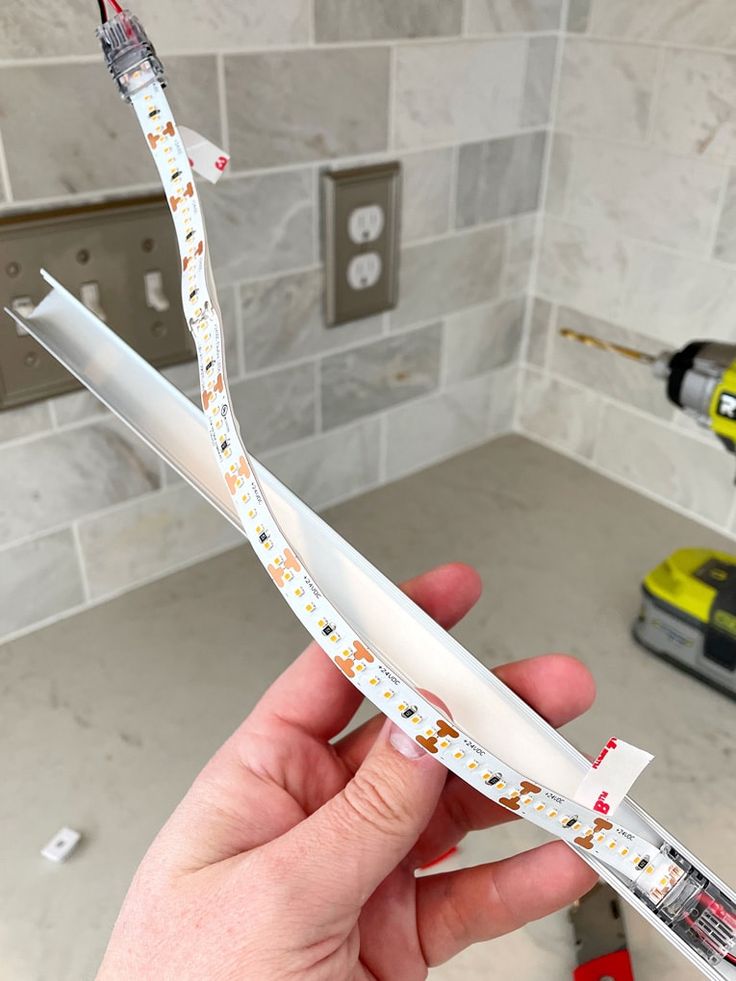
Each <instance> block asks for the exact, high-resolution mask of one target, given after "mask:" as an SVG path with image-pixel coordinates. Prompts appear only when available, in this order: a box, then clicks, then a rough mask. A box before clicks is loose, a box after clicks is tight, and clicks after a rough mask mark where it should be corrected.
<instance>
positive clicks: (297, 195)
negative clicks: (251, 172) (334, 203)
mask: <svg viewBox="0 0 736 981" xmlns="http://www.w3.org/2000/svg"><path fill="white" fill-rule="evenodd" d="M200 194H201V195H202V204H203V207H204V211H205V215H206V217H207V232H208V235H209V240H210V251H211V254H212V262H213V265H214V269H215V274H216V276H217V280H218V282H220V283H223V284H227V283H234V282H237V281H238V280H241V279H252V278H255V277H257V276H268V275H273V274H274V273H277V272H282V271H284V270H287V269H295V268H298V267H301V266H311V265H313V264H314V261H315V256H314V250H315V241H314V224H313V222H314V220H315V216H314V174H313V172H312V170H311V169H304V170H296V171H284V172H281V173H267V174H261V175H258V176H255V177H243V178H235V179H234V180H225V181H222V182H221V183H220V184H218V185H217V187H210V186H208V185H204V184H203V185H201V187H200Z"/></svg>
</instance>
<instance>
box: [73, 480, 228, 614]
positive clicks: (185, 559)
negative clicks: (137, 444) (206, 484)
mask: <svg viewBox="0 0 736 981" xmlns="http://www.w3.org/2000/svg"><path fill="white" fill-rule="evenodd" d="M79 540H80V543H81V546H82V554H83V556H84V564H85V568H86V570H87V578H88V582H89V587H90V594H91V596H92V599H98V598H99V597H101V596H106V595H109V594H110V593H113V592H118V591H119V590H121V589H126V588H130V587H132V586H133V585H136V584H138V583H140V582H141V581H142V580H145V579H151V578H154V577H157V576H163V575H165V574H166V573H167V572H170V571H171V570H172V569H174V568H176V567H178V566H182V565H184V564H186V563H190V562H195V561H197V560H198V559H201V558H203V557H204V556H205V555H209V554H213V553H215V552H219V551H223V550H225V549H226V548H231V547H232V546H234V545H237V544H239V543H241V542H242V543H245V539H244V538H243V536H242V535H241V534H240V533H239V532H238V531H237V530H236V529H235V528H233V526H232V525H231V524H230V522H229V521H227V520H226V519H225V518H223V517H222V515H221V514H220V513H219V512H218V511H215V509H214V508H213V507H212V505H211V504H210V503H209V502H208V501H205V499H204V498H203V497H202V496H201V495H200V494H198V493H197V492H196V491H195V490H194V489H193V488H192V487H190V486H189V485H188V484H177V485H176V486H174V487H171V488H167V489H166V490H164V491H162V492H161V493H159V494H148V495H146V497H142V498H140V499H139V500H137V501H134V502H132V503H131V504H129V505H126V506H124V507H122V508H117V509H116V510H115V511H113V512H112V513H110V514H102V515H99V516H96V517H93V518H89V519H87V520H84V521H82V522H80V525H79Z"/></svg>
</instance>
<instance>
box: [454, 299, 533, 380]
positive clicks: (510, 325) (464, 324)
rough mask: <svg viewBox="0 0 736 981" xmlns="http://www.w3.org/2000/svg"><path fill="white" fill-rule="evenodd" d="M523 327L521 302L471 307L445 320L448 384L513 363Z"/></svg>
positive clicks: (522, 306) (519, 300) (512, 301)
mask: <svg viewBox="0 0 736 981" xmlns="http://www.w3.org/2000/svg"><path fill="white" fill-rule="evenodd" d="M523 326H524V300H523V299H521V298H518V299H515V300H508V301H506V302H505V303H500V304H496V305H492V306H482V307H473V308H472V309H470V310H464V311H462V312H461V313H456V314H453V315H452V316H450V317H447V318H446V320H445V369H446V376H445V377H446V381H447V382H449V383H450V384H453V383H455V382H459V381H462V380H463V379H466V378H474V377H475V376H476V375H483V374H486V372H488V371H492V370H493V369H494V368H500V367H502V366H503V365H507V364H510V363H511V362H512V361H515V360H516V358H517V357H518V354H519V347H520V345H521V335H522V329H523Z"/></svg>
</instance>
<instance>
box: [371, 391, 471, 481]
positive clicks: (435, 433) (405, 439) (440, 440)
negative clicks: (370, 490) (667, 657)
mask: <svg viewBox="0 0 736 981" xmlns="http://www.w3.org/2000/svg"><path fill="white" fill-rule="evenodd" d="M489 400H490V389H489V382H488V378H486V377H484V378H476V379H475V380H474V381H466V382H464V383H460V384H458V385H455V386H453V387H452V388H451V389H449V390H448V391H445V392H440V393H439V394H437V395H433V396H431V397H430V398H426V399H421V400H419V401H418V402H410V403H409V404H408V405H402V406H400V407H399V408H397V409H392V410H391V411H390V412H389V413H388V414H387V427H388V444H387V446H388V453H387V458H386V467H387V476H388V479H389V480H396V479H397V478H398V477H401V476H403V475H404V474H407V473H410V472H412V471H414V470H418V469H420V468H421V467H425V466H429V464H431V463H434V462H436V461H437V460H440V459H443V458H445V457H448V456H451V455H452V454H455V453H461V452H462V451H463V450H465V449H468V447H470V446H474V445H477V444H478V443H481V442H483V440H484V439H486V438H487V436H488V406H489Z"/></svg>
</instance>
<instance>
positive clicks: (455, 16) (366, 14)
mask: <svg viewBox="0 0 736 981" xmlns="http://www.w3.org/2000/svg"><path fill="white" fill-rule="evenodd" d="M314 16H315V33H316V39H317V41H318V42H320V41H322V42H324V41H375V40H382V39H383V38H394V37H401V38H405V37H430V36H442V35H448V34H459V33H460V28H461V21H462V0H443V2H442V3H437V2H436V0H401V2H400V3H396V2H395V0H315V6H314Z"/></svg>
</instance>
